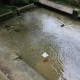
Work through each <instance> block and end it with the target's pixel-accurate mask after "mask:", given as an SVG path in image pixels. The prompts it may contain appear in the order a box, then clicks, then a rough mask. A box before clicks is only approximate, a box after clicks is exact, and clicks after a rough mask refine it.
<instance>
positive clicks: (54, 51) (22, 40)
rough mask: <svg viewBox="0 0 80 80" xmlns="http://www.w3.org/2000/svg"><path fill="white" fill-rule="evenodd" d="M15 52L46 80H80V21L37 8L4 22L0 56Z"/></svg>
mask: <svg viewBox="0 0 80 80" xmlns="http://www.w3.org/2000/svg"><path fill="white" fill-rule="evenodd" d="M62 24H64V27H61V25H62ZM5 25H9V26H10V27H9V28H5ZM15 29H20V31H19V32H16V31H15ZM12 50H17V51H18V52H19V53H20V54H21V55H22V59H23V60H24V61H25V62H26V63H27V64H29V65H30V66H31V67H32V68H33V69H35V70H36V71H37V72H38V73H39V74H41V75H42V76H43V77H44V78H45V79H46V80H80V76H79V75H80V62H79V59H80V23H79V21H75V20H72V19H70V18H69V17H66V16H63V15H60V14H58V13H55V12H52V11H49V10H46V9H43V8H37V9H35V10H32V11H30V12H26V13H24V14H22V15H21V16H18V17H14V18H12V19H9V20H7V21H5V22H1V23H0V52H3V53H11V51H12ZM44 52H47V53H48V55H49V57H48V58H49V61H47V62H44V61H43V60H44V58H43V57H42V54H43V53H44Z"/></svg>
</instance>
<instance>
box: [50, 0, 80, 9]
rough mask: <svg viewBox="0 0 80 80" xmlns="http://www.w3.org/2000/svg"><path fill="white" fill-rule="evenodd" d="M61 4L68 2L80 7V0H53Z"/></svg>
mask: <svg viewBox="0 0 80 80" xmlns="http://www.w3.org/2000/svg"><path fill="white" fill-rule="evenodd" d="M51 1H54V2H56V3H59V4H67V5H72V6H76V7H80V0H51Z"/></svg>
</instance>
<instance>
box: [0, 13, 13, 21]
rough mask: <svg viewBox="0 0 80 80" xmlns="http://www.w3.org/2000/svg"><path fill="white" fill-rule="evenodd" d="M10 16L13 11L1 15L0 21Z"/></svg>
mask: <svg viewBox="0 0 80 80" xmlns="http://www.w3.org/2000/svg"><path fill="white" fill-rule="evenodd" d="M12 16H13V11H10V12H8V13H5V14H2V15H0V21H3V20H5V19H7V18H10V17H12Z"/></svg>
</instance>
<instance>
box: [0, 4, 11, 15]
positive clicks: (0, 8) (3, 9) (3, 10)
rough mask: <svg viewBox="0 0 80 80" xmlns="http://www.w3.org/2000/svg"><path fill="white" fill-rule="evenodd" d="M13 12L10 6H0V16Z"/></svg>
mask: <svg viewBox="0 0 80 80" xmlns="http://www.w3.org/2000/svg"><path fill="white" fill-rule="evenodd" d="M10 11H11V6H8V5H0V15H2V14H4V13H7V12H10Z"/></svg>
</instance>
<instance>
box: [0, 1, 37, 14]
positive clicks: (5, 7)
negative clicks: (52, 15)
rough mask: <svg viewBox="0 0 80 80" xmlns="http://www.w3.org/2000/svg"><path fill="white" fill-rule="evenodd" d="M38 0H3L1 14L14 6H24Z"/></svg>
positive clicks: (0, 7)
mask: <svg viewBox="0 0 80 80" xmlns="http://www.w3.org/2000/svg"><path fill="white" fill-rule="evenodd" d="M37 1H38V0H1V1H0V15H1V14H4V13H7V12H10V11H12V10H13V9H12V8H13V7H14V6H18V7H19V6H24V5H28V4H30V3H35V2H37Z"/></svg>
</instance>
